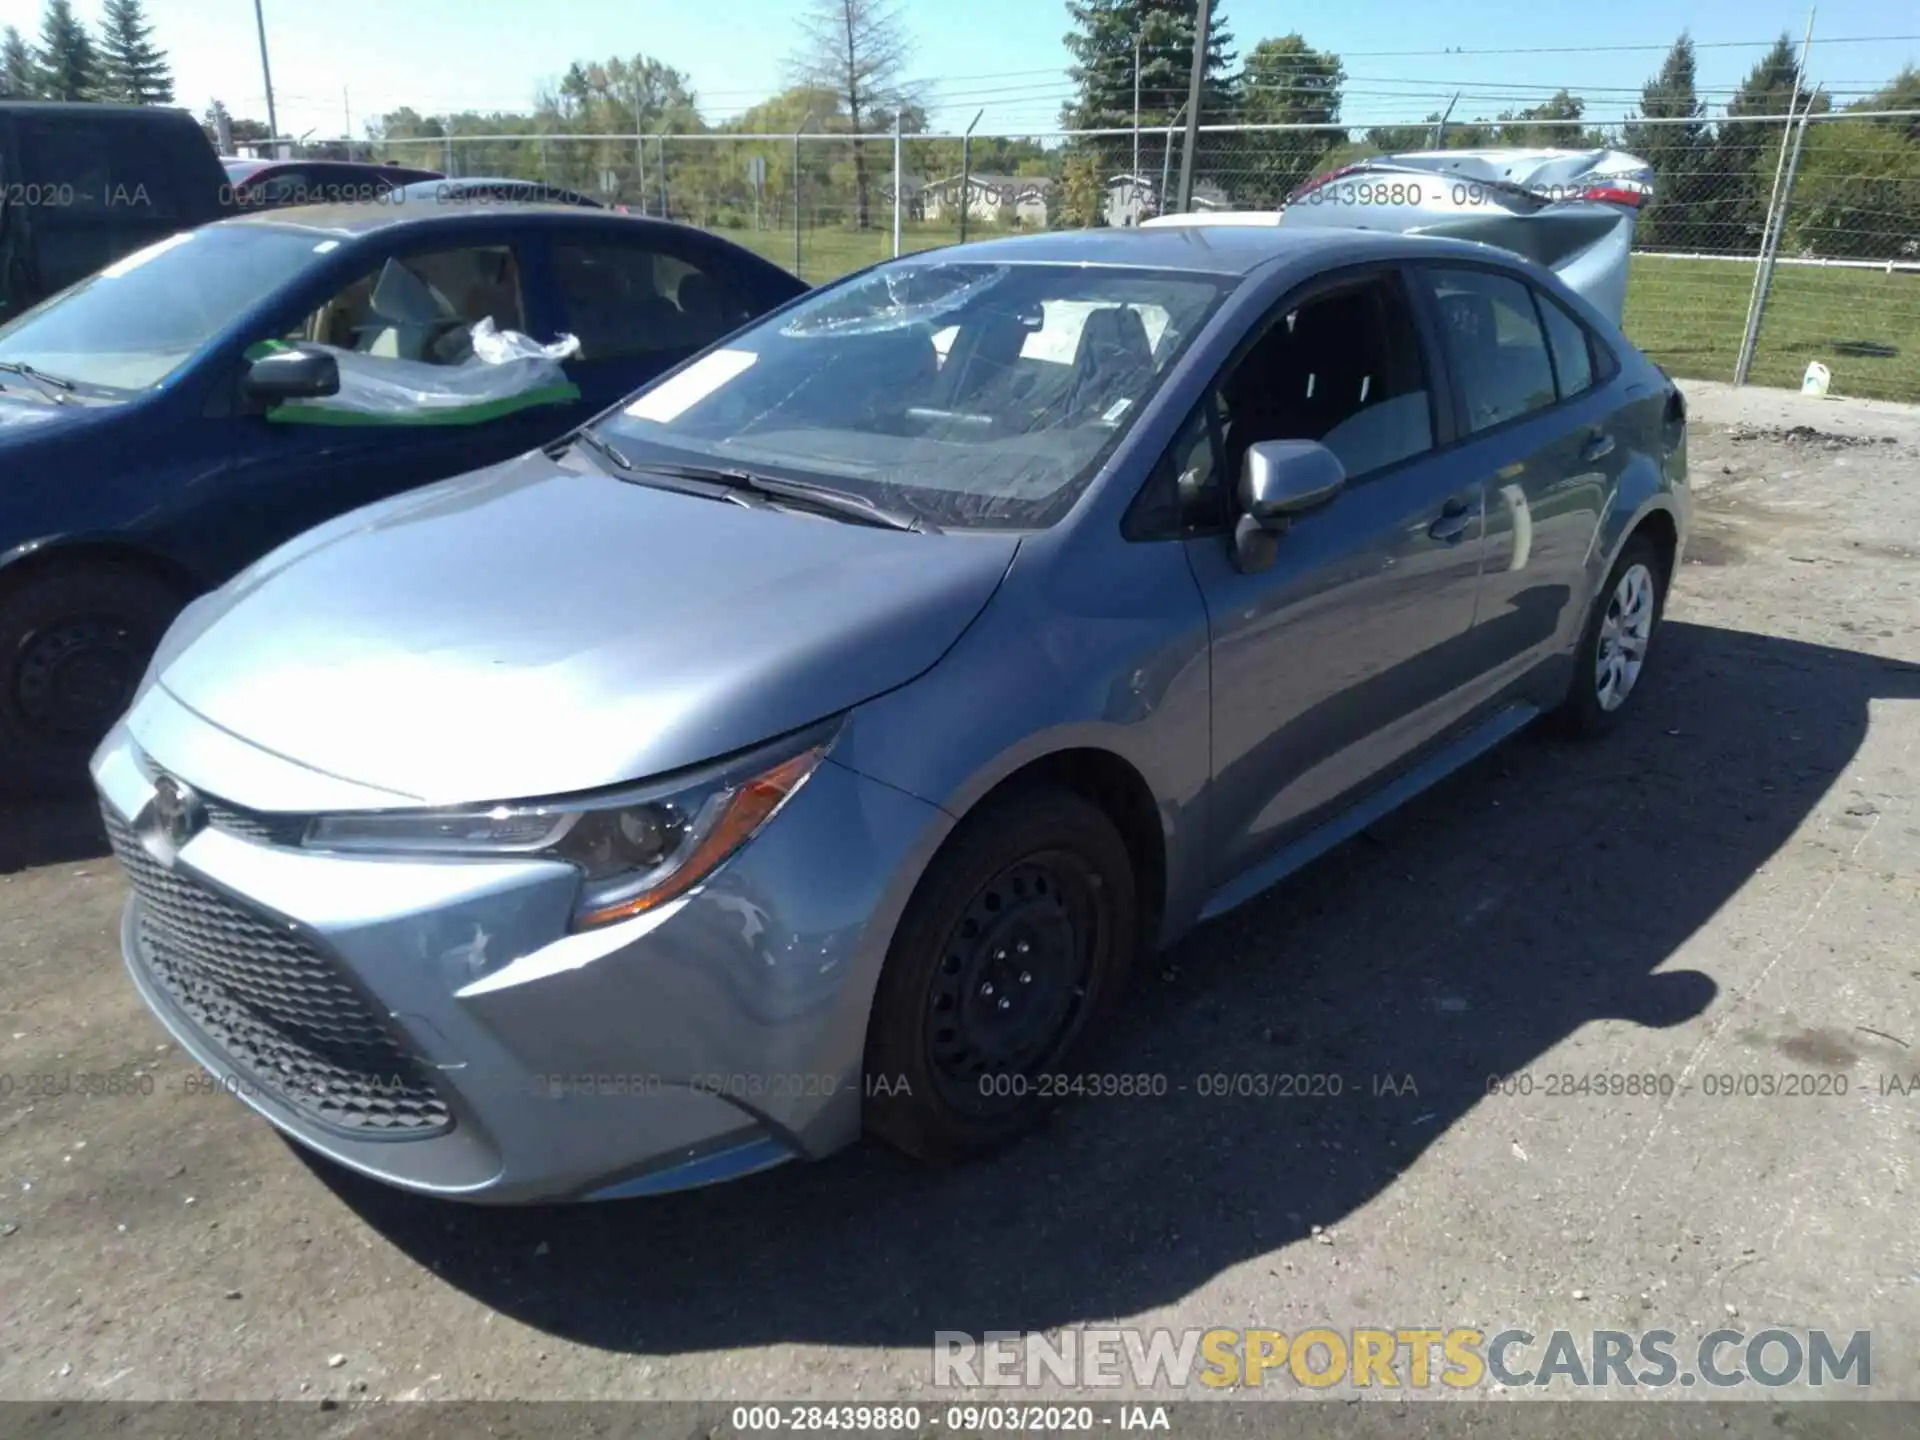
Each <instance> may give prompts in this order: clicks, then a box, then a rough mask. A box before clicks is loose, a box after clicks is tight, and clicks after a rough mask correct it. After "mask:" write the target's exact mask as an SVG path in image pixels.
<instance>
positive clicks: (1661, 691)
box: [315, 623, 1920, 1354]
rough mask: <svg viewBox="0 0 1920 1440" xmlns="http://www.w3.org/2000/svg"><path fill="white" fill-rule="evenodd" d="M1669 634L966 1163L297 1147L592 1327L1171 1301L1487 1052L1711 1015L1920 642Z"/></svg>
mask: <svg viewBox="0 0 1920 1440" xmlns="http://www.w3.org/2000/svg"><path fill="white" fill-rule="evenodd" d="M1661 642H1662V643H1661V646H1660V656H1659V666H1658V668H1657V669H1655V670H1651V671H1649V675H1648V682H1649V683H1648V686H1647V688H1646V689H1645V691H1643V693H1642V695H1641V697H1640V702H1641V703H1640V708H1639V709H1637V711H1636V712H1635V713H1634V714H1632V716H1631V717H1630V719H1629V720H1628V722H1627V723H1626V724H1625V725H1624V726H1623V727H1622V728H1621V729H1620V730H1619V731H1618V732H1617V733H1616V734H1615V735H1613V736H1612V737H1610V738H1609V739H1607V740H1605V741H1602V742H1600V743H1598V744H1594V745H1574V744H1569V743H1566V742H1562V741H1559V740H1556V739H1553V738H1551V737H1549V736H1547V735H1545V734H1529V735H1527V736H1524V737H1522V738H1520V739H1519V740H1517V741H1516V742H1515V743H1513V744H1511V745H1509V746H1507V747H1506V748H1505V749H1503V750H1502V751H1500V752H1498V753H1496V754H1494V755H1492V756H1489V757H1487V758H1486V759H1485V760H1484V761H1482V762H1481V763H1479V764H1477V765H1475V766H1474V767H1472V768H1471V769H1470V770H1468V771H1466V772H1463V773H1462V774H1460V775H1458V776H1456V777H1454V778H1453V779H1451V780H1450V781H1448V782H1446V783H1445V784H1444V785H1442V786H1441V787H1439V789H1437V790H1436V791H1435V792H1433V793H1430V794H1429V795H1427V796H1426V797H1424V798H1423V799H1421V800H1420V801H1418V802H1416V803H1415V804H1414V805H1413V806H1411V807H1409V808H1408V809H1407V810H1406V811H1403V812H1402V813H1401V814H1399V815H1397V816H1395V817H1393V818H1391V819H1389V820H1388V821H1386V822H1383V823H1382V824H1381V825H1380V826H1377V827H1376V828H1375V829H1374V830H1373V831H1370V832H1368V834H1367V835H1365V836H1363V837H1361V838H1360V839H1358V840H1356V841H1354V842H1353V843H1351V844H1349V845H1347V846H1344V847H1342V848H1341V849H1340V850H1338V851H1336V852H1334V853H1333V854H1331V855H1329V856H1328V857H1327V858H1326V859H1324V860H1322V861H1321V862H1319V863H1318V864H1316V865H1314V866H1312V867H1310V868H1309V869H1308V870H1306V871H1305V872H1303V873H1302V874H1300V875H1298V876H1296V877H1294V878H1293V879H1291V880H1290V881H1288V882H1286V883H1285V884H1284V885H1282V886H1280V887H1278V888H1277V889H1275V890H1273V891H1272V892H1270V893H1268V894H1267V895H1265V896H1263V897H1261V898H1260V899H1258V900H1256V901H1254V902H1252V903H1251V904H1249V905H1247V906H1245V907H1243V908H1242V909H1241V910H1239V911H1237V912H1235V913H1233V914H1231V915H1229V916H1227V917H1225V918H1223V919H1222V920H1220V921H1217V922H1215V923H1213V924H1211V925H1209V926H1206V927H1204V928H1202V929H1201V930H1200V931H1198V932H1196V933H1195V934H1193V935H1191V936H1189V937H1188V938H1187V939H1186V940H1185V941H1183V942H1182V943H1181V944H1180V945H1179V946H1177V947H1176V948H1175V949H1174V950H1173V951H1172V952H1171V953H1169V954H1167V955H1164V956H1161V957H1159V958H1158V959H1157V960H1156V961H1155V962H1153V963H1152V964H1150V965H1149V966H1148V968H1147V972H1146V973H1145V974H1144V975H1143V976H1142V977H1141V986H1140V989H1141V991H1142V992H1143V993H1141V994H1140V995H1139V996H1138V997H1137V1000H1136V1002H1135V1003H1134V1004H1133V1005H1132V1007H1131V1008H1130V1011H1129V1014H1128V1016H1127V1018H1126V1020H1125V1022H1124V1023H1123V1025H1122V1028H1121V1032H1120V1033H1119V1034H1117V1035H1116V1036H1115V1037H1114V1040H1113V1043H1112V1044H1111V1045H1109V1046H1108V1047H1107V1049H1106V1051H1105V1053H1104V1055H1103V1056H1102V1065H1103V1067H1104V1068H1105V1069H1107V1070H1110V1071H1112V1072H1114V1073H1117V1074H1128V1075H1136V1076H1149V1077H1164V1085H1165V1090H1166V1093H1165V1094H1163V1095H1160V1096H1158V1097H1149V1098H1144V1099H1143V1098H1132V1099H1124V1098H1112V1099H1086V1100H1081V1101H1079V1102H1077V1103H1074V1104H1072V1105H1071V1106H1069V1107H1068V1108H1067V1109H1066V1110H1064V1111H1063V1112H1062V1113H1061V1114H1060V1115H1059V1116H1058V1117H1057V1118H1056V1119H1055V1121H1054V1123H1053V1124H1052V1125H1051V1126H1050V1127H1049V1129H1048V1130H1047V1131H1046V1132H1045V1133H1043V1134H1041V1135H1038V1136H1036V1137H1034V1138H1032V1139H1031V1140H1029V1141H1027V1142H1025V1143H1023V1144H1021V1145H1020V1146H1018V1147H1016V1148H1015V1149H1013V1150H1011V1151H1010V1152H1008V1153H1006V1154H1004V1155H1002V1156H1000V1157H998V1158H995V1159H992V1160H989V1161H985V1162H981V1163H976V1164H974V1165H971V1166H968V1167H964V1168H961V1169H957V1170H947V1171H940V1170H925V1169H920V1168H916V1167H915V1166H913V1165H911V1164H909V1163H907V1162H905V1161H902V1160H899V1159H896V1158H895V1157H893V1156H892V1155H891V1154H889V1153H887V1152H885V1151H882V1150H880V1149H878V1148H876V1147H873V1146H863V1147H860V1148H858V1149H855V1150H853V1151H850V1152H847V1153H844V1154H841V1155H838V1156H835V1157H833V1158H831V1159H829V1160H827V1161H825V1162H823V1163H821V1164H817V1165H790V1166H786V1167H783V1168H781V1169H778V1170H774V1171H771V1172H768V1173H766V1174H763V1175H760V1176H757V1177H754V1178H752V1179H749V1180H746V1181H742V1182H739V1183H736V1184H733V1185H730V1186H723V1187H720V1188H716V1189H711V1190H707V1191H703V1192H699V1193H694V1194H686V1195H679V1196H671V1197H667V1198H665V1199H658V1200H651V1201H635V1202H623V1203H618V1204H606V1205H599V1206H590V1207H581V1208H575V1209H561V1208H549V1207H542V1208H533V1209H524V1210H488V1209H476V1208H469V1207H460V1206H454V1205H447V1204H439V1203H434V1202H430V1201H424V1200H421V1199H419V1198H417V1197H413V1196H409V1195H405V1194H402V1193H400V1192H396V1191H391V1190H388V1189H386V1188H384V1187H381V1186H379V1185H376V1184H373V1183H371V1182H366V1181H363V1180H360V1179H358V1178H357V1177H352V1176H348V1175H346V1174H344V1173H343V1172H339V1171H336V1170H335V1169H333V1167H331V1166H329V1165H325V1164H323V1163H319V1162H316V1163H315V1169H316V1171H317V1173H320V1174H321V1175H322V1178H323V1179H324V1180H325V1181H326V1183H327V1184H328V1185H330V1186H332V1187H333V1188H334V1189H335V1191H336V1192H337V1193H338V1194H339V1195H340V1196H341V1197H342V1198H343V1199H344V1200H345V1201H346V1202H347V1203H348V1204H349V1205H351V1206H352V1207H353V1208H354V1209H355V1210H357V1211H358V1212H359V1214H360V1215H361V1216H362V1217H363V1218H364V1219H365V1220H367V1221H368V1222H370V1223H371V1224H372V1225H374V1226H375V1227H377V1228H378V1229H379V1230H380V1231H382V1232H383V1233H384V1234H385V1235H386V1236H387V1237H389V1238H390V1239H391V1240H392V1242H393V1243H394V1244H396V1245H397V1246H399V1247H401V1248H402V1249H403V1250H404V1251H406V1252H407V1253H409V1254H410V1255H412V1256H414V1257H415V1258H417V1259H418V1260H419V1261H420V1262H421V1263H422V1264H424V1265H430V1266H431V1267H432V1268H433V1269H434V1270H435V1271H436V1272H437V1273H438V1274H439V1275H440V1276H441V1278H443V1279H444V1280H445V1281H446V1282H447V1283H449V1284H451V1285H455V1286H458V1287H459V1288H460V1289H462V1290H463V1291H466V1292H468V1293H470V1294H471V1295H473V1296H475V1297H476V1298H478V1299H480V1300H481V1301H483V1302H485V1303H486V1304H488V1305H491V1306H493V1307H496V1308H497V1309H499V1310H500V1311H502V1312H504V1313H506V1314H508V1315H511V1316H512V1317H514V1318H515V1319H518V1320H520V1321H523V1322H525V1323H526V1324H528V1325H531V1326H535V1327H538V1328H539V1329H541V1330H544V1331H547V1332H550V1333H553V1334H555V1335H559V1336H564V1337H566V1338H568V1339H571V1340H574V1341H578V1342H582V1343H586V1344H589V1345H595V1346H600V1347H605V1348H607V1349H611V1350H619V1351H629V1352H635V1353H647V1354H668V1353H682V1352H689V1351H701V1350H713V1349H720V1348H726V1347H734V1346H743V1345H754V1344H766V1343H774V1342H782V1341H791V1342H803V1343H804V1342H812V1343H821V1344H829V1343H831V1344H867V1345H896V1346H916V1347H917V1346H926V1345H928V1344H930V1343H931V1340H932V1335H933V1331H934V1330H935V1329H936V1328H940V1329H949V1330H963V1331H970V1332H975V1333H978V1332H981V1331H986V1330H993V1329H1004V1330H1024V1331H1035V1330H1042V1329H1045V1328H1047V1327H1050V1326H1054V1325H1063V1324H1072V1323H1075V1322H1085V1321H1094V1320H1098V1319H1100V1318H1102V1317H1111V1316H1115V1315H1126V1314H1131V1313H1136V1312H1139V1311H1142V1310H1146V1309H1149V1308H1152V1307H1155V1306H1161V1305H1166V1304H1169V1303H1172V1302H1174V1301H1176V1300H1178V1299H1179V1298H1180V1297H1182V1296H1184V1295H1187V1294H1189V1293H1190V1292H1192V1291H1193V1290H1194V1289H1195V1288H1196V1287H1198V1286H1200V1285H1202V1284H1205V1283H1206V1282H1207V1281H1208V1280H1210V1279H1212V1278H1213V1277H1214V1276H1216V1275H1217V1274H1219V1273H1220V1272H1221V1271H1222V1270H1224V1269H1226V1268H1228V1267H1231V1266H1234V1265H1237V1264H1240V1263H1242V1262H1245V1261H1248V1260H1250V1259H1253V1258H1255V1257H1258V1256H1261V1255H1263V1254H1267V1253H1269V1252H1271V1251H1273V1250H1275V1249H1277V1248H1278V1247H1281V1246H1284V1245H1286V1244H1288V1243H1290V1242H1293V1241H1297V1240H1299V1239H1301V1238H1302V1237H1303V1236H1305V1235H1306V1234H1307V1233H1308V1232H1309V1229H1310V1227H1311V1226H1314V1225H1324V1226H1334V1225H1337V1224H1338V1223H1339V1222H1340V1221H1341V1220H1342V1219H1343V1218H1345V1217H1347V1216H1349V1215H1351V1214H1353V1212H1354V1211H1355V1210H1356V1209H1358V1208H1359V1207H1361V1206H1364V1205H1366V1204H1368V1203H1369V1202H1370V1201H1372V1200H1373V1199H1375V1198H1376V1197H1377V1196H1379V1195H1380V1194H1381V1192H1382V1191H1383V1190H1384V1189H1385V1188H1386V1187H1388V1186H1391V1185H1392V1184H1393V1182H1394V1180H1395V1179H1396V1178H1397V1177H1398V1176H1399V1175H1400V1174H1401V1173H1402V1172H1403V1171H1405V1170H1406V1169H1408V1167H1410V1166H1411V1165H1412V1164H1413V1163H1414V1162H1415V1161H1416V1160H1418V1159H1419V1157H1420V1156H1421V1154H1422V1152H1423V1151H1424V1150H1425V1149H1426V1148H1427V1146H1429V1145H1430V1144H1432V1143H1433V1141H1434V1140H1435V1139H1436V1138H1438V1137H1439V1136H1441V1135H1443V1134H1444V1133H1446V1131H1447V1129H1448V1127H1449V1126H1450V1125H1452V1124H1453V1123H1454V1122H1455V1121H1456V1120H1458V1119H1460V1118H1461V1117H1462V1116H1463V1115H1465V1114H1466V1113H1467V1112H1468V1111H1470V1110H1471V1109H1472V1108H1473V1107H1474V1106H1475V1105H1476V1103H1478V1101H1480V1100H1481V1099H1483V1098H1484V1097H1485V1096H1486V1094H1487V1078H1488V1077H1489V1076H1494V1075H1503V1074H1510V1073H1512V1072H1521V1071H1527V1070H1528V1069H1529V1068H1530V1067H1535V1066H1538V1065H1540V1064H1541V1062H1542V1058H1543V1057H1544V1056H1545V1055H1546V1054H1547V1052H1548V1051H1550V1050H1551V1049H1552V1048H1553V1047H1554V1046H1556V1045H1558V1044H1559V1043H1560V1042H1561V1041H1563V1040H1564V1039H1566V1038H1567V1037H1568V1036H1569V1035H1571V1034H1572V1033H1573V1032H1575V1031H1576V1030H1579V1029H1580V1028H1581V1027H1583V1026H1589V1025H1593V1024H1595V1023H1596V1022H1609V1021H1612V1022H1624V1023H1626V1024H1630V1025H1638V1026H1656V1027H1667V1026H1674V1025H1679V1024H1682V1023H1684V1022H1687V1021H1689V1020H1692V1019H1694V1018H1695V1017H1698V1016H1700V1015H1701V1014H1702V1013H1703V1012H1705V1011H1706V1010H1707V1009H1708V1008H1709V1007H1710V1006H1711V1005H1712V1004H1713V1003H1714V1001H1715V998H1716V993H1717V991H1716V986H1715V984H1714V982H1713V981H1712V980H1710V979H1709V978H1708V977H1707V976H1706V975H1704V974H1701V973H1699V972H1697V971H1694V970H1689V969H1687V968H1685V966H1684V963H1681V964H1678V965H1676V964H1675V955H1676V952H1677V951H1678V950H1679V949H1680V947H1681V946H1682V945H1683V944H1684V942H1685V941H1686V940H1687V939H1688V937H1689V936H1691V935H1692V934H1693V933H1694V932H1695V931H1696V930H1698V929H1699V928H1700V927H1701V926H1702V925H1703V924H1704V923H1706V921H1707V920H1708V919H1709V918H1710V917H1711V916H1712V915H1713V914H1714V913H1715V912H1716V911H1717V910H1719V909H1720V908H1721V907H1722V906H1723V905H1725V904H1726V903H1727V902H1728V901H1729V900H1730V899H1731V898H1732V897H1734V896H1735V895H1736V894H1737V893H1738V892H1739V891H1740V889H1741V887H1742V886H1744V885H1746V884H1747V883H1748V881H1749V880H1750V879H1751V878H1752V876H1753V874H1754V872H1755V870H1756V868H1757V867H1759V866H1760V865H1761V864H1762V863H1763V862H1764V861H1766V860H1767V859H1768V857H1769V856H1771V855H1773V854H1774V853H1775V852H1776V851H1777V850H1779V849H1780V848H1781V847H1782V846H1783V845H1784V844H1785V843H1786V842H1787V841H1788V839H1789V837H1790V836H1791V835H1792V834H1793V832H1794V831H1795V830H1796V829H1797V828H1798V827H1799V826H1801V825H1802V824H1803V822H1805V821H1806V820H1807V818H1808V816H1809V813H1810V812H1811V811H1812V809H1813V807H1814V806H1815V804H1816V803H1817V802H1819V801H1820V800H1821V799H1822V797H1823V796H1825V795H1826V794H1827V793H1828V792H1829V791H1830V790H1832V789H1833V788H1834V787H1835V786H1836V785H1840V784H1842V783H1844V781H1843V776H1844V774H1845V771H1846V768H1847V766H1848V765H1849V763H1850V762H1851V761H1852V759H1853V757H1854V756H1855V755H1856V753H1857V752H1858V750H1859V748H1860V745H1861V743H1862V741H1863V739H1864V737H1865V734H1866V730H1867V725H1868V721H1869V706H1870V704H1871V703H1872V702H1876V701H1884V700H1893V699H1914V698H1920V666H1912V665H1904V664H1901V663H1899V662H1895V661H1891V660H1887V659H1883V658H1879V657H1875V656H1870V655H1864V654H1859V653H1855V652H1849V651H1844V650H1837V649H1829V648H1824V647H1821V646H1816V645H1807V644H1799V643H1795V642H1790V641H1784V640H1777V639H1771V638H1768V637H1765V636H1759V635H1753V634H1747V633H1743V632H1736V631H1731V630H1723V629H1715V628H1709V627H1704V626H1698V625H1688V624H1683V623H1670V624H1669V625H1667V626H1666V627H1665V628H1664V629H1663V630H1662V632H1661ZM1848 808H1858V807H1848ZM1830 823H1832V824H1834V825H1847V824H1857V825H1861V826H1864V825H1865V824H1867V823H1868V821H1867V820H1865V819H1861V818H1858V817H1857V816H1854V815H1849V814H1846V813H1839V814H1836V815H1835V816H1833V817H1832V818H1831V822H1830ZM1213 1076H1217V1077H1226V1078H1225V1079H1224V1083H1216V1082H1214V1081H1210V1080H1208V1079H1206V1078H1204V1077H1213ZM1239 1076H1247V1077H1277V1076H1301V1077H1308V1078H1307V1079H1306V1080H1305V1081H1304V1088H1306V1089H1307V1090H1308V1091H1309V1092H1314V1093H1309V1094H1307V1095H1305V1096H1299V1095H1296V1096H1292V1097H1287V1096H1283V1095H1281V1094H1278V1093H1275V1092H1276V1091H1277V1090H1279V1089H1284V1088H1286V1087H1285V1082H1275V1081H1271V1080H1265V1079H1260V1078H1254V1079H1252V1080H1251V1081H1249V1082H1239V1081H1237V1080H1235V1079H1233V1078H1231V1077H1239ZM1313 1077H1324V1078H1313ZM1335 1077H1337V1080H1336V1079H1335ZM1378 1077H1388V1078H1389V1079H1390V1081H1391V1084H1390V1085H1386V1084H1385V1082H1384V1081H1383V1080H1382V1079H1380V1078H1378ZM1409 1081H1410V1082H1411V1083H1410V1084H1409ZM1543 1083H1544V1082H1543ZM1158 1085H1159V1082H1155V1081H1150V1082H1149V1086H1150V1088H1158ZM1336 1086H1337V1089H1338V1093H1337V1094H1335V1093H1330V1092H1332V1091H1333V1090H1334V1089H1335V1088H1336ZM1383 1087H1384V1088H1383ZM1296 1088H1299V1087H1298V1086H1296ZM1221 1089H1224V1090H1226V1091H1227V1092H1228V1093H1227V1094H1225V1095H1221V1094H1216V1093H1209V1092H1212V1091H1216V1090H1221ZM1240 1090H1249V1091H1255V1092H1257V1091H1261V1090H1264V1091H1266V1092H1267V1093H1265V1094H1259V1093H1247V1094H1239V1093H1234V1092H1236V1091H1240ZM1603 1103H1604V1102H1603ZM1620 1103H1628V1102H1620ZM1643 1103H1645V1102H1643ZM1276 1270H1277V1267H1276ZM1274 1283H1275V1284H1276V1285H1278V1284H1281V1283H1283V1282H1282V1281H1281V1280H1280V1279H1276V1280H1275V1281H1274Z"/></svg>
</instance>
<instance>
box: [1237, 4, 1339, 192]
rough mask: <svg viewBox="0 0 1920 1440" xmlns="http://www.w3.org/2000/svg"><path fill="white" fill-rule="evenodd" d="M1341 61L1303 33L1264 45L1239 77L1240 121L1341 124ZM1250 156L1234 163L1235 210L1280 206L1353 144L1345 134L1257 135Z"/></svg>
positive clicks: (1281, 132)
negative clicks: (1329, 159) (1336, 151)
mask: <svg viewBox="0 0 1920 1440" xmlns="http://www.w3.org/2000/svg"><path fill="white" fill-rule="evenodd" d="M1346 78H1347V76H1346V71H1345V70H1344V69H1342V68H1341V65H1340V57H1339V56H1338V55H1335V54H1332V53H1330V52H1327V51H1320V50H1315V49H1314V48H1313V47H1312V46H1311V45H1309V44H1307V42H1306V41H1305V40H1304V39H1302V38H1301V37H1300V35H1298V34H1297V33H1296V34H1293V35H1285V36H1282V37H1281V38H1279V39H1278V40H1262V41H1261V42H1260V43H1259V44H1258V45H1256V46H1254V47H1253V52H1252V53H1251V54H1250V55H1248V56H1247V64H1246V68H1245V69H1244V70H1242V71H1241V72H1240V79H1239V84H1238V89H1239V92H1240V96H1239V98H1240V118H1241V119H1242V120H1244V121H1246V122H1247V123H1248V124H1250V125H1327V126H1331V125H1333V123H1334V122H1336V121H1338V120H1339V118H1340V87H1341V85H1342V84H1343V83H1344V82H1345V80H1346ZM1243 138H1244V140H1245V142H1246V143H1245V148H1246V151H1247V152H1248V153H1247V155H1246V157H1245V158H1235V159H1234V160H1232V161H1230V163H1229V166H1228V169H1229V173H1230V176H1231V178H1232V180H1233V181H1234V184H1233V190H1234V200H1235V203H1236V204H1239V205H1244V206H1247V207H1250V208H1254V209H1262V210H1264V209H1268V208H1271V207H1274V206H1277V205H1279V204H1280V203H1281V202H1282V201H1283V200H1285V199H1286V198H1287V196H1288V195H1290V194H1292V193H1293V191H1294V190H1296V189H1298V188H1299V186H1300V185H1301V184H1302V183H1303V182H1305V181H1307V180H1309V179H1311V178H1312V177H1313V175H1314V174H1315V173H1317V172H1318V171H1319V170H1320V168H1321V167H1322V164H1323V162H1324V161H1325V159H1326V157H1327V155H1328V154H1329V152H1331V151H1333V150H1334V149H1336V148H1337V147H1339V146H1341V145H1344V144H1345V143H1346V139H1347V136H1346V132H1345V131H1344V130H1335V129H1326V130H1269V131H1254V132H1252V133H1250V134H1248V135H1246V136H1245V137H1243Z"/></svg>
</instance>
